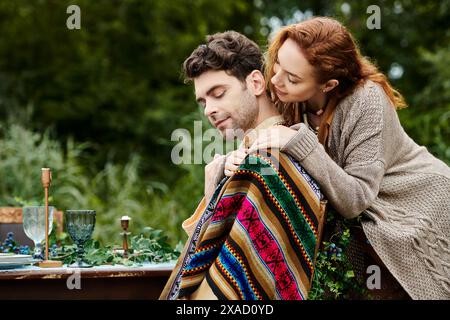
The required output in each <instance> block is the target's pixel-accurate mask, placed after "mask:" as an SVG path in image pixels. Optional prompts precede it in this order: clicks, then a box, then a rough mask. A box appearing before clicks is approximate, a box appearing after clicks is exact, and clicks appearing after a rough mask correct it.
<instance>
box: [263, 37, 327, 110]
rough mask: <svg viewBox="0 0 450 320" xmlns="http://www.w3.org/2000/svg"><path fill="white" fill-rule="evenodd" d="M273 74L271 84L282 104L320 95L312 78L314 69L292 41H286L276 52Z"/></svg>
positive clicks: (302, 100)
mask: <svg viewBox="0 0 450 320" xmlns="http://www.w3.org/2000/svg"><path fill="white" fill-rule="evenodd" d="M273 72H274V76H273V77H272V79H271V82H272V84H273V85H274V87H275V94H276V95H277V97H278V98H279V99H280V100H281V101H282V102H304V101H308V100H310V99H315V98H317V96H318V95H320V94H321V93H322V91H321V89H320V85H319V84H318V83H317V82H316V80H315V78H314V76H313V74H314V67H313V66H312V65H311V64H310V63H309V62H308V60H306V58H305V56H304V54H303V53H302V51H301V50H300V47H299V46H298V45H297V44H296V43H295V42H294V40H291V39H289V38H288V39H286V41H284V43H283V45H282V46H281V47H280V49H279V50H278V57H277V61H276V63H275V64H274V66H273Z"/></svg>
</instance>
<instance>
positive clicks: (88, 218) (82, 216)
mask: <svg viewBox="0 0 450 320" xmlns="http://www.w3.org/2000/svg"><path fill="white" fill-rule="evenodd" d="M64 221H65V224H66V230H67V231H68V232H69V234H70V237H71V238H72V240H73V241H74V242H75V243H76V245H77V254H78V257H77V262H75V263H73V264H71V265H70V266H69V268H89V267H92V265H90V264H87V263H86V262H84V261H83V256H84V243H85V242H86V241H88V240H89V239H90V238H91V236H92V232H93V231H94V227H95V210H67V211H66V215H65V218H64Z"/></svg>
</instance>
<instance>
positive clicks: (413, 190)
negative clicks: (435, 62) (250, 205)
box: [225, 17, 450, 299]
mask: <svg viewBox="0 0 450 320" xmlns="http://www.w3.org/2000/svg"><path fill="white" fill-rule="evenodd" d="M266 73H267V77H266V81H267V82H268V87H269V89H270V91H271V93H272V96H273V100H274V102H275V103H276V105H277V107H278V108H279V110H280V112H281V113H282V114H283V116H284V117H285V119H286V120H287V122H288V123H289V124H290V125H292V124H294V123H297V124H296V125H295V126H292V127H291V128H288V127H284V126H277V127H276V128H274V129H270V130H268V132H267V135H265V136H264V137H259V138H258V140H257V141H256V142H255V143H254V144H253V145H252V146H251V147H250V149H249V150H248V152H250V153H251V152H255V151H256V150H258V149H265V148H269V147H272V148H281V149H282V151H284V152H286V153H288V154H290V155H291V156H293V157H294V158H295V159H296V160H298V161H299V163H300V164H301V165H302V166H303V167H304V168H305V169H306V171H307V172H308V173H309V174H310V175H311V176H312V177H313V178H315V180H316V181H317V182H318V183H319V185H320V186H321V188H322V191H323V193H324V194H325V195H326V197H327V198H328V201H329V203H330V204H331V206H332V207H333V208H334V209H335V210H336V211H338V212H339V213H340V214H341V215H342V216H343V217H345V218H349V219H350V218H355V217H358V216H360V215H362V218H366V219H361V224H362V227H363V230H364V232H363V233H362V232H361V234H362V236H363V238H361V240H360V242H365V238H364V237H367V239H368V242H369V243H370V245H371V246H369V248H370V249H369V250H372V252H371V253H370V255H371V256H372V257H373V260H372V261H374V262H375V264H378V265H379V266H380V267H381V268H382V271H383V272H382V275H381V284H382V285H383V283H384V284H386V283H385V280H386V278H389V277H390V278H391V281H390V282H389V281H388V285H395V284H396V283H397V281H398V283H399V284H400V285H401V287H399V288H400V289H401V290H403V289H404V290H405V291H406V292H407V294H408V295H409V296H410V297H411V298H413V299H450V169H449V167H448V166H447V165H446V164H445V163H443V162H442V161H440V160H438V159H437V158H435V157H433V156H432V155H431V154H430V153H429V152H428V151H427V149H426V148H425V147H421V146H419V145H417V144H416V143H415V142H414V141H413V140H412V139H411V138H410V137H409V136H408V135H407V134H406V133H405V131H404V130H403V128H402V126H401V124H400V122H399V119H398V116H397V113H396V110H395V109H396V108H397V109H398V108H402V107H405V102H404V100H403V97H402V96H401V95H400V93H399V92H397V91H396V90H394V89H393V88H392V87H391V85H390V84H389V82H388V81H387V79H386V77H385V75H383V74H382V73H381V72H379V71H378V70H377V68H376V67H375V66H374V65H373V64H372V63H370V62H369V61H368V60H367V59H365V58H364V57H362V56H361V54H360V52H359V50H358V48H357V46H356V44H355V41H354V40H353V37H352V35H351V34H350V33H349V32H348V31H347V30H346V28H345V27H344V26H342V25H341V24H340V23H339V22H337V21H336V20H334V19H331V18H322V17H317V18H313V19H310V20H307V21H304V22H301V23H298V24H294V25H290V26H287V27H284V28H283V29H281V31H279V32H278V33H277V34H276V36H275V38H274V40H273V41H272V43H271V44H270V47H269V49H268V61H267V67H266ZM230 159H233V158H232V157H229V158H228V160H227V163H226V165H225V174H226V175H232V172H233V171H234V170H235V169H236V167H237V165H238V163H236V162H233V161H232V160H230ZM373 250H374V251H373ZM378 257H379V258H381V261H378V260H377V259H378ZM377 262H379V263H377ZM385 267H387V270H389V271H387V270H386V269H385ZM383 268H384V269H383ZM392 276H393V277H392ZM398 283H397V284H398ZM402 293H405V292H404V291H403V292H401V291H400V292H397V293H394V294H393V296H391V297H390V298H399V297H403V295H402ZM405 295H406V294H405Z"/></svg>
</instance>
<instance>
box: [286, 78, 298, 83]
mask: <svg viewBox="0 0 450 320" xmlns="http://www.w3.org/2000/svg"><path fill="white" fill-rule="evenodd" d="M287 79H288V81H289V82H290V83H292V84H297V83H298V81H295V80H292V79H291V77H290V76H288V77H287Z"/></svg>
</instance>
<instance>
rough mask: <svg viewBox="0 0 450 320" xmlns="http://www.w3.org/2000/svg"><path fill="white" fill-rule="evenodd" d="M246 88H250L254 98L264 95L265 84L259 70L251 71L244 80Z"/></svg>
mask: <svg viewBox="0 0 450 320" xmlns="http://www.w3.org/2000/svg"><path fill="white" fill-rule="evenodd" d="M245 82H246V83H247V88H250V89H251V90H252V92H253V94H254V95H255V96H260V95H261V94H265V93H266V82H265V81H264V75H263V74H262V73H261V71H259V70H253V71H252V72H251V73H250V74H249V75H248V76H247V78H246V79H245Z"/></svg>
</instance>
